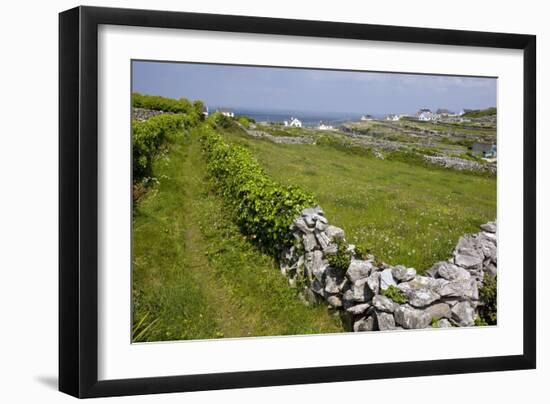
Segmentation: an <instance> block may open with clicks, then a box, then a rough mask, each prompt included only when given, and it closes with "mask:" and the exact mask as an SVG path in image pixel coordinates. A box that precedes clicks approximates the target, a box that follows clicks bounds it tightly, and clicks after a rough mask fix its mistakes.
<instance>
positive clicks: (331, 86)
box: [132, 61, 497, 114]
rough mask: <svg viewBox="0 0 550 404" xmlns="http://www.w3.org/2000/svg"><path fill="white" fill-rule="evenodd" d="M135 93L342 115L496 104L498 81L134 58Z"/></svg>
mask: <svg viewBox="0 0 550 404" xmlns="http://www.w3.org/2000/svg"><path fill="white" fill-rule="evenodd" d="M132 68H133V72H132V73H133V76H132V91H137V92H140V93H143V94H154V95H162V96H166V97H172V98H180V97H186V98H189V99H192V100H195V99H200V100H202V101H204V102H206V103H207V104H208V105H209V106H213V107H214V106H215V107H220V106H222V107H228V108H234V109H241V110H242V109H253V110H261V111H271V112H275V111H308V112H320V113H342V114H367V113H369V114H385V113H413V112H416V111H417V110H418V109H420V108H430V109H437V108H447V109H450V110H452V111H456V112H458V111H460V110H461V109H462V108H471V109H477V108H486V107H494V106H496V85H497V80H496V79H495V78H475V77H462V76H436V75H416V74H395V73H371V72H348V71H331V70H315V69H289V68H271V67H252V66H234V65H212V64H192V63H163V62H142V61H134V62H133V65H132Z"/></svg>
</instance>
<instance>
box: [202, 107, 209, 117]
mask: <svg viewBox="0 0 550 404" xmlns="http://www.w3.org/2000/svg"><path fill="white" fill-rule="evenodd" d="M202 115H203V116H204V119H206V118H208V105H206V104H204V105H203V106H202Z"/></svg>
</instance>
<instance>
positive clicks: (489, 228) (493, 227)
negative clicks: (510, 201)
mask: <svg viewBox="0 0 550 404" xmlns="http://www.w3.org/2000/svg"><path fill="white" fill-rule="evenodd" d="M479 227H480V228H481V230H483V231H486V232H488V233H496V232H497V223H496V222H489V223H485V224H482V225H481V226H479Z"/></svg>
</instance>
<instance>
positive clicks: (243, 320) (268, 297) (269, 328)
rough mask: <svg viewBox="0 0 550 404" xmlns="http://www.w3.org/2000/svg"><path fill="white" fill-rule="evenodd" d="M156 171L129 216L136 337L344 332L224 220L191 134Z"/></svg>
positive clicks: (231, 224)
mask: <svg viewBox="0 0 550 404" xmlns="http://www.w3.org/2000/svg"><path fill="white" fill-rule="evenodd" d="M155 173H156V175H157V177H158V178H159V180H160V184H159V185H158V186H157V187H156V188H155V189H154V190H152V191H150V192H149V193H148V194H147V196H146V197H145V198H144V199H143V200H142V201H140V202H139V204H138V206H137V207H136V210H135V218H134V227H133V265H134V270H133V301H134V327H135V331H134V339H135V340H139V341H158V340H179V339H205V338H219V337H244V336H261V335H293V334H311V333H326V332H341V331H342V327H341V324H340V321H339V320H338V319H336V318H335V317H334V316H332V315H330V314H329V313H328V312H327V310H326V308H325V307H321V306H316V307H308V306H305V305H304V304H303V303H302V302H301V301H300V300H299V299H298V298H297V297H296V294H295V291H294V290H293V289H291V288H290V287H289V285H288V282H287V280H286V279H285V278H284V277H283V276H282V275H281V274H280V272H279V271H278V269H277V268H276V266H275V263H274V260H273V259H272V258H271V257H269V256H267V255H265V254H262V253H261V252H260V251H258V250H257V249H256V248H255V247H254V246H253V245H252V244H251V243H250V242H248V241H247V240H246V239H245V238H244V237H243V236H242V235H241V233H240V232H239V229H238V228H237V227H236V226H235V225H234V224H233V223H232V222H231V220H230V218H229V217H228V215H229V214H228V212H227V210H226V209H225V207H224V205H223V201H221V200H220V198H219V197H218V196H217V195H215V194H214V193H213V192H212V190H211V189H210V188H209V186H208V185H207V184H208V183H207V181H206V178H205V166H204V162H203V161H202V159H201V151H200V144H199V142H198V139H197V138H196V136H195V135H193V134H191V135H190V136H187V137H186V138H185V139H183V138H182V139H179V140H176V141H175V142H174V144H172V145H171V147H170V151H169V153H168V154H167V155H166V156H165V157H164V158H161V159H159V160H158V161H157V163H156V166H155Z"/></svg>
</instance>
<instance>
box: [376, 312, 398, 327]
mask: <svg viewBox="0 0 550 404" xmlns="http://www.w3.org/2000/svg"><path fill="white" fill-rule="evenodd" d="M374 316H375V317H376V325H377V326H378V329H379V330H380V331H387V330H393V329H395V319H394V318H393V315H392V314H390V313H386V312H384V311H375V312H374Z"/></svg>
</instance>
